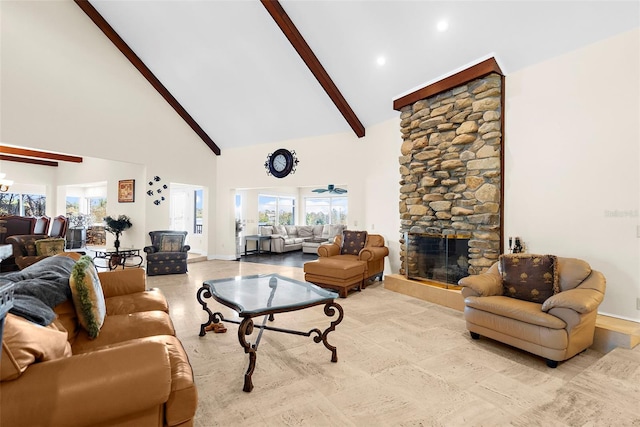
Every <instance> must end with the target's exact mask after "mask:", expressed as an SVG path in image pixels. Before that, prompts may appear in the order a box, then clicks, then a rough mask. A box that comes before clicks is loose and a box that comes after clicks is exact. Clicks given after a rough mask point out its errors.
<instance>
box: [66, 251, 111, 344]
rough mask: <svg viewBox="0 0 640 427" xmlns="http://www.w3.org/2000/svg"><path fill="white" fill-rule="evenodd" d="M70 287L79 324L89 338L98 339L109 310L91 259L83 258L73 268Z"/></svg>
mask: <svg viewBox="0 0 640 427" xmlns="http://www.w3.org/2000/svg"><path fill="white" fill-rule="evenodd" d="M69 286H70V287H71V295H72V296H73V303H74V305H75V306H76V312H77V313H78V322H79V323H80V325H81V326H82V327H83V328H84V329H85V330H86V331H87V333H88V334H89V337H91V338H96V337H97V336H98V334H99V333H100V328H101V327H102V324H103V323H104V316H105V315H106V313H107V309H106V306H105V302H104V294H103V292H102V286H100V279H99V278H98V273H97V271H96V267H95V266H94V265H93V261H92V260H91V258H90V257H88V256H86V255H85V256H83V257H81V258H80V259H79V260H78V262H76V264H75V265H74V266H73V270H71V277H70V278H69Z"/></svg>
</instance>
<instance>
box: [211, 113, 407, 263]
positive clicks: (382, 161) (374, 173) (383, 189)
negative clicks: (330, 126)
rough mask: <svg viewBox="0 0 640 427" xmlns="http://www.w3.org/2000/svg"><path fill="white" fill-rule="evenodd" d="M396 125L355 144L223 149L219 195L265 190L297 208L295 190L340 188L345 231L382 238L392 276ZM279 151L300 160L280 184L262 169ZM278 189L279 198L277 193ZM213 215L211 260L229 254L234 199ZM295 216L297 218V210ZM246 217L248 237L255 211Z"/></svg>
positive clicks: (308, 142) (396, 223) (326, 140)
mask: <svg viewBox="0 0 640 427" xmlns="http://www.w3.org/2000/svg"><path fill="white" fill-rule="evenodd" d="M390 108H391V101H390ZM398 117H399V115H398ZM399 123H400V120H399V118H398V119H392V120H388V121H386V122H384V123H381V124H378V125H375V126H371V127H369V128H367V136H365V137H364V138H360V139H359V138H357V137H356V136H355V135H354V134H353V133H351V132H346V133H340V134H334V135H326V136H320V137H312V138H303V139H296V140H290V141H282V142H279V143H276V144H264V145H257V146H251V147H243V148H237V149H229V150H226V151H225V153H224V161H223V162H220V163H219V168H218V176H217V179H218V192H219V194H227V195H233V194H235V189H249V188H251V189H257V188H263V189H265V188H266V189H269V190H268V191H269V192H270V193H271V194H276V195H277V194H287V195H291V194H293V195H295V194H296V193H297V194H298V197H299V202H300V203H302V198H301V196H300V195H301V190H300V188H299V187H312V188H318V187H326V186H327V184H336V185H344V186H346V187H347V188H348V189H349V193H348V196H349V219H348V221H349V223H348V227H349V228H351V229H364V230H368V231H369V232H374V233H377V234H381V235H383V236H384V237H385V239H386V240H387V242H388V244H389V249H390V251H391V252H392V254H391V255H390V256H389V257H388V261H387V267H386V272H387V273H391V272H397V271H398V269H399V261H400V260H399V250H398V249H399V243H398V238H399V232H398V230H399V229H400V220H399V214H398V196H399V187H400V186H399V183H398V182H399V180H400V173H399V166H398V156H399V155H400V144H401V138H400V130H399V129H400V124H399ZM278 148H287V149H289V150H295V151H296V154H297V157H298V159H299V161H300V162H299V164H298V167H297V169H296V172H295V174H293V175H289V176H287V177H285V178H282V179H278V178H274V177H273V176H267V174H266V171H265V168H264V162H265V160H266V158H267V155H268V154H269V153H272V152H273V151H275V150H276V149H278ZM240 165H241V167H239V166H240ZM277 189H279V190H280V191H281V193H276V192H277ZM265 191H267V190H265ZM259 192H260V191H258V190H252V191H246V192H243V193H244V194H246V196H247V198H248V199H250V198H251V197H257V194H258V193H259ZM216 212H217V214H218V215H219V216H218V218H217V222H216V225H215V229H216V230H217V232H218V233H219V235H220V236H219V237H220V239H219V240H217V243H218V246H217V247H216V254H217V255H216V256H217V257H220V258H227V259H230V257H231V256H232V255H233V254H234V252H233V244H234V230H235V229H234V205H233V197H231V196H229V197H223V198H219V199H218V205H217V211H216ZM298 212H299V215H300V214H301V209H298ZM247 216H248V217H247V218H246V219H247V220H248V221H249V222H248V224H247V230H246V231H247V234H251V233H254V232H256V231H257V228H256V227H257V222H252V221H254V220H255V221H257V206H256V212H255V216H256V218H252V217H251V213H249V212H247ZM298 223H302V219H301V218H298ZM372 227H373V228H372Z"/></svg>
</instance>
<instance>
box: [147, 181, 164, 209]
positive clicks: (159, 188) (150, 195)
mask: <svg viewBox="0 0 640 427" xmlns="http://www.w3.org/2000/svg"><path fill="white" fill-rule="evenodd" d="M160 181H162V178H160V177H159V176H158V175H156V176H154V177H153V180H152V181H149V186H150V187H153V186H154V185H157V186H158V188H156V189H155V191H154V189H153V188H150V189H149V190H148V191H147V195H148V196H149V197H153V196H154V195H156V194H157V195H158V196H160V193H162V190H163V189H164V190H166V189H167V188H169V186H168V185H167V184H160ZM164 201H165V198H164V196H162V197H160V198H158V199H156V200H154V201H153V204H154V205H156V206H159V205H160V203H162V202H164Z"/></svg>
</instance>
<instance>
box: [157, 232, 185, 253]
mask: <svg viewBox="0 0 640 427" xmlns="http://www.w3.org/2000/svg"><path fill="white" fill-rule="evenodd" d="M183 246H184V235H183V234H163V235H162V236H161V237H160V252H180V251H182V247H183Z"/></svg>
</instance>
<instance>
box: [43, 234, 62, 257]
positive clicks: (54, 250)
mask: <svg viewBox="0 0 640 427" xmlns="http://www.w3.org/2000/svg"><path fill="white" fill-rule="evenodd" d="M64 245H65V241H64V239H59V238H54V239H40V240H36V255H38V256H53V255H56V254H59V253H62V252H64Z"/></svg>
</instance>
